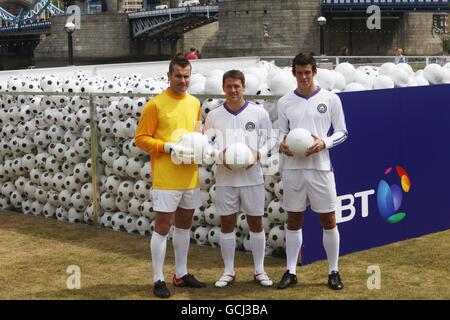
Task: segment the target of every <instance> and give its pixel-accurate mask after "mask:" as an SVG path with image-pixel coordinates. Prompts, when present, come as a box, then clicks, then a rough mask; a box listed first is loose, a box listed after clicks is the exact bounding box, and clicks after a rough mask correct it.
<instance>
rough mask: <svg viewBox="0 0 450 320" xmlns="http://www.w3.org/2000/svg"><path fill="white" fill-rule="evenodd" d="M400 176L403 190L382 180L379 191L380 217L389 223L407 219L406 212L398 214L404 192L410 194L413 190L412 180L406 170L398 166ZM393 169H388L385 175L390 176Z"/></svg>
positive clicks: (396, 168)
mask: <svg viewBox="0 0 450 320" xmlns="http://www.w3.org/2000/svg"><path fill="white" fill-rule="evenodd" d="M395 170H396V171H397V174H398V176H399V177H400V184H401V186H402V187H401V188H400V187H399V186H398V185H396V184H392V185H389V184H388V183H387V182H386V181H385V180H380V182H379V183H378V191H377V204H378V211H379V212H380V215H381V216H382V217H383V219H384V220H386V221H387V222H389V223H392V224H394V223H398V222H400V221H402V220H403V219H404V218H405V217H406V212H396V211H397V210H398V209H399V208H400V206H401V204H402V198H403V192H402V189H403V191H404V192H409V190H410V188H411V179H410V178H409V175H408V173H407V172H406V170H405V169H403V168H402V167H400V166H396V167H395ZM392 171H393V170H392V167H390V168H388V169H387V170H386V171H385V172H384V174H385V175H388V174H390V173H391V172H392Z"/></svg>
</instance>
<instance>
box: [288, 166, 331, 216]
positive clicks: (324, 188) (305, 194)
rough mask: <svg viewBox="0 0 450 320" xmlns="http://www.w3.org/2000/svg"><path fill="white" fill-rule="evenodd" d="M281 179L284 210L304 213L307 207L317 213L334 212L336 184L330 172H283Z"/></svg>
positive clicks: (303, 170) (298, 170)
mask: <svg viewBox="0 0 450 320" xmlns="http://www.w3.org/2000/svg"><path fill="white" fill-rule="evenodd" d="M281 179H282V181H283V209H284V210H287V211H291V212H304V211H305V210H306V208H307V207H308V205H311V210H313V211H314V212H317V213H328V212H334V211H335V210H336V204H337V196H336V183H335V182H334V173H333V172H332V171H319V170H306V169H296V170H284V171H283V174H282V178H281Z"/></svg>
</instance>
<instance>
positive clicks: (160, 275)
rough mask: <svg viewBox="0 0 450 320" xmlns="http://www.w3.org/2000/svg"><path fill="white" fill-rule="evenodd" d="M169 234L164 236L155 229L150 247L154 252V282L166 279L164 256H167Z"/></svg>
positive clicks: (152, 252)
mask: <svg viewBox="0 0 450 320" xmlns="http://www.w3.org/2000/svg"><path fill="white" fill-rule="evenodd" d="M166 248H167V235H165V236H162V235H160V234H159V233H157V232H156V231H153V234H152V238H151V240H150V249H151V254H152V265H153V282H156V281H158V280H161V281H164V272H163V267H164V258H165V257H166Z"/></svg>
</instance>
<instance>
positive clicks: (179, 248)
mask: <svg viewBox="0 0 450 320" xmlns="http://www.w3.org/2000/svg"><path fill="white" fill-rule="evenodd" d="M190 241H191V237H190V234H189V229H179V228H177V227H175V228H174V230H173V239H172V243H173V248H174V251H175V275H176V276H177V278H178V279H179V278H181V277H183V276H185V275H186V274H187V273H188V272H187V258H188V252H189V243H190Z"/></svg>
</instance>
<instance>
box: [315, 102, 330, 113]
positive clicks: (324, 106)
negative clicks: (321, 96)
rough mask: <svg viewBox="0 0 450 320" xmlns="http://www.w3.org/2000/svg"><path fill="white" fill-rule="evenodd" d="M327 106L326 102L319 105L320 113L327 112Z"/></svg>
mask: <svg viewBox="0 0 450 320" xmlns="http://www.w3.org/2000/svg"><path fill="white" fill-rule="evenodd" d="M327 109H328V108H327V106H326V105H325V104H324V103H321V104H319V105H318V106H317V111H319V112H320V113H325V112H327Z"/></svg>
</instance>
